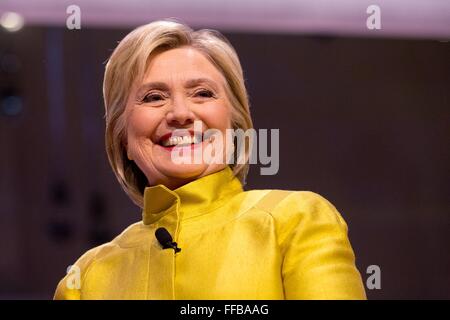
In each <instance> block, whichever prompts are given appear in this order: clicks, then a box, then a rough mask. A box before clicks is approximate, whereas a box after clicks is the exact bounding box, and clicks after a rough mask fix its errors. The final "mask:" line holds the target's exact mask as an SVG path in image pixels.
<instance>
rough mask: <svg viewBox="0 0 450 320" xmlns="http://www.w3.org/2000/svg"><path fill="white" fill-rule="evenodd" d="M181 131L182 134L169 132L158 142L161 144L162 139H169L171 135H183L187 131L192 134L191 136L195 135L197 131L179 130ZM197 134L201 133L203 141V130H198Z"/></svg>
mask: <svg viewBox="0 0 450 320" xmlns="http://www.w3.org/2000/svg"><path fill="white" fill-rule="evenodd" d="M179 131H180V132H181V133H180V134H174V132H169V133H166V134H164V135H162V136H161V137H160V138H159V139H158V140H157V144H159V145H161V141H163V140H165V139H168V138H170V137H183V136H185V135H186V134H185V133H186V131H187V132H189V134H190V135H191V137H193V136H194V135H195V134H196V133H195V132H194V130H179ZM197 134H199V135H201V137H202V141H203V132H197Z"/></svg>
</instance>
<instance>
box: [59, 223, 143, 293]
mask: <svg viewBox="0 0 450 320" xmlns="http://www.w3.org/2000/svg"><path fill="white" fill-rule="evenodd" d="M142 226H143V224H142V222H138V223H134V224H132V225H130V226H129V227H127V228H126V229H125V230H124V231H122V233H120V234H119V235H118V236H117V237H115V238H114V239H113V240H111V241H109V242H107V243H104V244H102V245H99V246H96V247H94V248H92V249H89V250H87V251H86V252H85V253H83V254H82V255H81V256H80V257H79V258H78V259H77V260H76V261H75V263H74V264H72V265H71V266H70V269H69V268H68V270H67V274H66V275H65V276H64V277H63V278H62V279H61V280H60V281H59V283H58V285H57V288H56V291H55V294H54V299H79V298H80V290H78V289H77V288H75V285H74V283H73V282H74V279H75V278H76V277H79V281H80V287H81V284H82V283H83V282H84V280H85V278H86V276H87V275H88V274H89V271H90V269H91V268H92V266H93V265H94V264H95V263H96V262H97V261H99V260H103V259H105V258H107V257H109V256H112V255H116V254H120V253H121V252H122V251H123V249H124V248H125V247H126V246H127V245H128V246H132V245H133V244H134V242H135V240H136V238H137V237H136V234H137V233H139V231H140V230H141V229H142ZM71 287H73V288H71Z"/></svg>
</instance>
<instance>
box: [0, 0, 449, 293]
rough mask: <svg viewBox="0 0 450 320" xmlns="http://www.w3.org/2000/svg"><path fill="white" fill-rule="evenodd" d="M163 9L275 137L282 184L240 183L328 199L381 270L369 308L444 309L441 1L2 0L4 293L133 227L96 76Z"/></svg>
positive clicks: (29, 289) (445, 68)
mask: <svg viewBox="0 0 450 320" xmlns="http://www.w3.org/2000/svg"><path fill="white" fill-rule="evenodd" d="M72 4H76V5H77V6H78V7H79V8H80V12H81V29H79V30H76V29H75V30H69V29H68V28H67V26H66V20H67V18H68V16H69V15H70V13H67V7H68V6H69V5H72ZM372 4H376V5H378V7H379V8H380V13H381V15H380V17H381V26H380V27H381V29H368V27H367V23H366V22H367V19H368V17H369V16H370V13H368V12H367V11H368V10H367V8H368V7H369V6H370V5H372ZM369 11H370V10H369ZM167 17H175V18H178V19H180V20H181V21H184V22H186V23H188V24H189V25H190V26H191V27H193V28H194V29H199V28H214V29H218V30H220V31H221V32H223V33H224V34H225V35H226V36H227V37H228V39H229V40H230V41H231V43H232V44H233V45H234V47H235V48H236V50H237V52H238V54H239V56H240V58H241V62H242V65H243V68H244V72H245V78H246V81H247V86H248V91H249V95H250V102H251V110H252V115H253V119H254V123H255V127H256V128H257V129H258V128H265V129H271V128H278V129H280V140H281V143H280V169H279V172H278V174H277V175H275V176H261V175H260V174H259V166H258V165H253V166H252V168H251V169H250V175H249V177H248V185H247V187H246V189H254V188H280V189H294V190H311V191H314V192H317V193H320V194H321V195H323V196H324V197H326V198H327V199H328V200H330V201H331V202H332V203H333V204H334V205H335V206H336V207H337V209H338V210H339V211H340V213H341V214H342V215H343V217H344V218H345V220H346V221H347V223H348V225H349V235H350V240H351V242H352V245H353V248H354V250H355V252H356V257H357V261H356V262H357V266H358V268H359V270H360V272H361V274H362V277H363V280H364V281H366V279H367V278H368V276H369V275H368V274H367V273H366V270H367V267H368V266H370V265H378V266H379V267H380V268H381V289H379V290H367V294H368V297H369V298H371V299H430V298H445V299H450V255H449V244H450V204H449V195H450V180H449V168H450V157H449V156H450V154H449V137H450V126H449V119H450V42H448V40H449V39H450V2H448V1H447V0H441V1H438V0H435V1H419V0H409V1H406V0H404V1H387V0H377V1H365V0H342V1H322V0H305V1H302V0H295V1H294V0H291V1H278V0H266V1H259V0H258V1H256V0H252V1H239V0H229V1H226V2H216V1H210V0H195V1H193V0H191V1H180V0H178V1H167V0H153V1H145V0H128V1H120V0H110V1H88V0H78V1H77V2H76V3H73V2H72V1H56V0H55V1H53V0H41V1H26V0H3V1H1V2H0V25H1V27H0V29H1V30H0V152H1V153H0V154H1V156H0V246H1V254H0V298H4V299H14V298H30V299H47V298H51V297H52V295H53V291H54V289H55V287H56V284H57V282H58V281H59V280H60V279H61V278H62V277H63V276H64V274H65V270H66V268H67V266H68V265H69V264H72V263H73V262H74V261H75V260H76V259H77V258H78V257H79V256H80V255H81V254H82V253H84V252H85V251H86V250H87V249H89V248H91V247H93V246H96V245H98V244H101V243H104V242H106V241H109V240H111V239H112V238H113V237H114V236H115V235H117V234H118V233H119V232H121V231H122V230H123V229H124V228H125V227H126V226H128V225H129V224H131V223H134V222H136V221H138V220H140V214H141V213H140V210H139V208H137V207H135V206H134V205H133V204H132V203H131V201H130V200H129V199H128V198H127V197H126V195H125V193H124V192H123V191H122V190H121V189H120V187H119V184H118V183H117V182H116V180H115V177H114V175H113V173H112V171H111V169H110V167H109V164H108V161H107V158H106V153H105V151H104V138H103V135H104V120H103V115H104V109H103V101H102V77H103V72H104V64H105V61H106V60H107V58H108V57H109V55H110V54H111V52H112V50H113V49H114V48H115V46H116V44H117V42H118V41H119V40H120V39H122V37H123V36H125V35H126V34H127V33H128V32H129V31H130V30H132V29H133V28H134V27H136V26H138V25H140V24H144V23H147V22H150V21H152V20H155V19H160V18H167Z"/></svg>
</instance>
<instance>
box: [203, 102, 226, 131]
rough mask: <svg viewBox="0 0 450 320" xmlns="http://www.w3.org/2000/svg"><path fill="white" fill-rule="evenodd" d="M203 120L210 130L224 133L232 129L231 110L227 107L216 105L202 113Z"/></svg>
mask: <svg viewBox="0 0 450 320" xmlns="http://www.w3.org/2000/svg"><path fill="white" fill-rule="evenodd" d="M202 120H203V121H204V122H205V123H206V125H207V126H208V128H216V129H219V130H222V131H224V130H225V129H228V128H231V108H230V107H228V106H227V105H214V106H211V107H210V108H207V109H205V110H204V111H203V112H202Z"/></svg>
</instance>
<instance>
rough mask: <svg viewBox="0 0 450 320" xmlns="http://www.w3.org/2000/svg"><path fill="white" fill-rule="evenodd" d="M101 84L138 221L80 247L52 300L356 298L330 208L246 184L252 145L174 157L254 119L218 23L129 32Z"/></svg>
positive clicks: (313, 197) (109, 142) (115, 163)
mask: <svg viewBox="0 0 450 320" xmlns="http://www.w3.org/2000/svg"><path fill="white" fill-rule="evenodd" d="M103 93H104V100H105V108H106V149H107V153H108V157H109V160H110V164H111V166H112V168H113V171H114V173H115V174H116V176H117V178H118V180H119V182H120V184H121V186H122V187H123V189H124V190H125V192H126V193H127V194H128V195H129V196H130V198H131V199H132V200H133V201H134V202H135V203H136V204H137V205H138V206H140V207H141V208H142V221H141V222H138V223H135V224H133V225H131V226H130V227H128V228H127V229H126V230H125V231H123V232H122V234H120V235H119V236H117V237H116V238H115V239H113V240H112V241H111V242H109V243H106V244H104V245H101V246H99V247H96V248H94V249H91V250H89V251H88V252H86V253H85V254H84V255H83V256H82V257H81V258H80V259H79V260H78V261H77V262H76V263H75V265H74V266H73V267H72V268H71V269H70V270H69V272H68V275H67V276H66V277H65V278H63V279H62V280H61V281H60V283H59V284H58V287H57V289H56V292H55V299H364V298H365V292H364V287H363V285H362V281H361V276H360V274H359V273H358V271H357V269H356V267H355V263H354V259H355V258H354V254H353V251H352V248H351V245H350V243H349V240H348V237H347V225H346V223H345V222H344V220H343V219H342V217H341V216H340V214H339V213H338V211H337V210H336V209H335V207H334V206H333V205H332V204H330V203H329V202H328V201H327V200H326V199H324V198H322V197H321V196H320V195H318V194H315V193H312V192H306V191H287V190H251V191H243V185H244V184H245V177H246V174H247V171H248V165H249V164H248V162H249V161H248V160H249V153H250V152H249V150H250V145H249V144H248V143H247V144H244V152H243V159H244V161H241V162H238V163H236V164H234V163H231V164H230V162H229V160H230V154H232V152H235V153H236V154H237V153H238V151H239V150H237V149H236V147H235V146H234V144H232V147H231V149H233V150H230V147H229V144H226V143H222V144H215V145H214V152H212V153H210V156H211V155H212V156H214V157H216V159H219V160H224V161H207V160H208V159H210V158H207V157H204V158H202V159H201V161H196V162H193V161H184V162H183V161H181V162H180V161H174V159H175V158H174V151H175V149H176V148H178V149H179V150H178V151H183V152H181V158H183V159H184V158H189V157H192V155H193V153H195V152H197V154H198V152H199V151H198V150H200V153H201V154H202V155H206V151H207V150H208V148H209V147H211V145H212V144H213V143H214V141H215V139H216V138H218V137H220V136H221V135H222V136H226V131H227V130H231V129H242V130H244V131H245V130H248V129H251V128H252V127H253V126H252V121H251V118H250V111H249V104H248V97H247V92H246V88H245V85H244V78H243V72H242V68H241V65H240V62H239V59H238V57H237V55H236V52H235V51H234V49H233V47H232V46H231V44H230V43H229V42H228V41H227V40H226V39H225V38H224V37H223V36H222V35H221V34H220V33H218V32H216V31H212V30H200V31H196V32H194V31H193V30H191V29H190V28H189V27H188V26H186V25H184V24H181V23H178V22H176V21H172V20H163V21H156V22H153V23H150V24H148V25H144V26H142V27H139V28H137V29H135V30H134V31H132V32H131V33H130V34H128V35H127V36H126V37H125V38H124V39H123V40H122V41H121V42H120V44H119V45H118V47H117V48H116V49H115V51H114V52H113V54H112V56H111V58H110V59H109V62H108V64H107V66H106V72H105V78H104V87H103ZM211 129H214V130H215V131H214V132H215V133H216V134H214V135H212V136H209V137H207V134H206V132H207V131H208V130H211ZM180 132H181V133H180ZM213 138H214V139H213ZM209 150H210V151H211V149H209ZM191 151H192V153H191ZM230 151H232V152H231V153H230ZM183 159H182V160H183ZM178 160H179V159H178ZM184 160H186V159H184ZM160 228H163V229H160ZM156 230H163V231H162V232H163V234H160V233H158V232H156ZM165 231H166V232H165ZM159 232H161V231H159ZM164 232H165V233H164ZM164 235H166V236H167V237H168V238H166V239H164ZM170 237H172V238H173V239H170ZM179 249H181V250H179ZM77 275H78V278H77Z"/></svg>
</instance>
